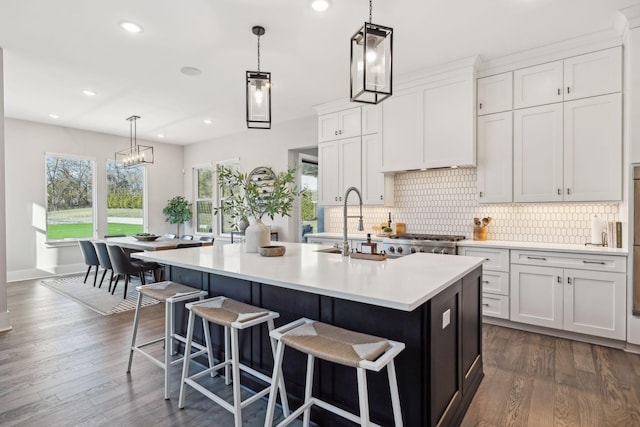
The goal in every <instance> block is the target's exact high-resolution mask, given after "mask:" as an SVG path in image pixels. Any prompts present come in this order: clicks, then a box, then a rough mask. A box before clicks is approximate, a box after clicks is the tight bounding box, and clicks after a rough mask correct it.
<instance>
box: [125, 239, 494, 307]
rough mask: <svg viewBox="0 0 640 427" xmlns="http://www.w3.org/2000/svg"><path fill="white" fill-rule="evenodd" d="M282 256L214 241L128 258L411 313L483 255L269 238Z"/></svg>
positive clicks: (143, 253) (471, 266)
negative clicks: (355, 250)
mask: <svg viewBox="0 0 640 427" xmlns="http://www.w3.org/2000/svg"><path fill="white" fill-rule="evenodd" d="M273 244H277V245H283V246H286V247H287V252H286V253H285V255H284V256H281V257H262V256H260V255H259V254H252V253H246V252H245V251H244V244H234V245H214V246H208V247H199V248H185V249H176V250H170V251H162V252H138V253H134V254H133V255H132V256H134V257H136V258H140V259H144V260H149V261H155V262H158V263H161V264H168V265H173V266H177V267H184V268H190V269H194V270H198V271H203V272H207V273H213V274H219V275H223V276H229V277H235V278H239V279H244V280H250V281H255V282H260V283H265V284H269V285H274V286H281V287H285V288H288V289H295V290H299V291H303V292H311V293H314V294H319V295H326V296H329V297H335V298H342V299H346V300H350V301H357V302H362V303H367V304H373V305H378V306H382V307H388V308H393V309H398V310H404V311H412V310H414V309H416V308H417V307H419V306H420V305H422V304H424V303H425V302H426V301H428V300H429V299H431V298H432V297H433V296H435V295H437V294H438V293H440V292H441V291H442V290H444V289H445V288H447V287H448V286H449V285H451V284H452V283H454V282H456V281H457V280H459V279H460V278H462V277H464V276H465V275H467V274H468V273H469V272H471V271H473V270H474V269H475V268H477V267H478V266H480V265H481V264H482V261H483V260H484V258H478V257H456V256H450V255H434V254H414V255H410V256H405V257H402V258H398V259H393V260H385V261H369V260H362V259H351V258H349V257H344V256H342V255H341V254H327V253H321V252H315V250H316V249H319V248H323V247H324V246H322V245H314V244H300V243H287V242H273Z"/></svg>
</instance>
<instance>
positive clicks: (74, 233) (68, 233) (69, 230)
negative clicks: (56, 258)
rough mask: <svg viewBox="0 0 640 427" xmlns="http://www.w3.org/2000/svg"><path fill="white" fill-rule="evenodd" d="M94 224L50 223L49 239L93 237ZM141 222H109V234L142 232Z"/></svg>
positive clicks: (48, 229)
mask: <svg viewBox="0 0 640 427" xmlns="http://www.w3.org/2000/svg"><path fill="white" fill-rule="evenodd" d="M92 229H93V224H90V223H85V224H50V225H49V226H48V227H47V239H48V240H60V239H81V238H91V237H93V230H92ZM142 231H143V230H142V225H141V224H120V223H117V222H116V223H111V222H110V223H109V224H108V226H107V234H136V233H142Z"/></svg>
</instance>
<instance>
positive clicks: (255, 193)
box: [215, 166, 300, 252]
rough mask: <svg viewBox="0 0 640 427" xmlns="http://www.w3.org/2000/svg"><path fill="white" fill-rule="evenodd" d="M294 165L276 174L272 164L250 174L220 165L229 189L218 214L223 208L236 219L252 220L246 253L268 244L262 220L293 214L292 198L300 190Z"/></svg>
mask: <svg viewBox="0 0 640 427" xmlns="http://www.w3.org/2000/svg"><path fill="white" fill-rule="evenodd" d="M295 172H296V169H295V168H291V169H288V170H286V171H284V172H280V173H275V172H274V171H273V169H271V168H270V167H258V168H255V169H254V170H253V171H251V172H250V173H248V174H244V173H242V172H240V171H238V170H236V169H232V168H228V167H224V166H221V167H219V168H218V183H219V185H220V186H221V187H222V188H223V189H225V191H227V192H228V196H226V197H224V198H223V199H222V204H221V206H219V207H217V208H215V212H216V214H217V213H218V212H219V211H220V210H222V211H224V212H225V213H228V215H230V216H231V219H232V220H233V221H234V222H236V223H237V222H238V221H240V220H242V219H249V222H250V225H249V227H247V229H246V230H245V237H246V239H245V244H246V250H247V252H258V247H260V246H266V245H268V244H269V240H270V238H269V237H270V236H269V229H268V227H267V226H266V225H264V224H263V223H262V218H263V217H264V216H265V215H266V216H268V217H269V218H271V219H274V217H275V216H276V215H280V216H290V215H291V209H292V208H293V201H294V200H295V197H296V196H298V195H299V194H300V192H299V191H298V190H297V188H295V187H294V186H293V184H294V182H295Z"/></svg>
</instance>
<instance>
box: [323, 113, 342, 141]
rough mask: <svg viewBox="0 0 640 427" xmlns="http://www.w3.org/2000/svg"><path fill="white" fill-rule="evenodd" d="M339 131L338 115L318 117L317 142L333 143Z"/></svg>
mask: <svg viewBox="0 0 640 427" xmlns="http://www.w3.org/2000/svg"><path fill="white" fill-rule="evenodd" d="M339 129H340V115H339V114H338V113H331V114H323V115H322V116H318V142H325V141H333V140H335V139H338V138H339V136H338V130H339Z"/></svg>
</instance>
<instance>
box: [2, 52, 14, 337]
mask: <svg viewBox="0 0 640 427" xmlns="http://www.w3.org/2000/svg"><path fill="white" fill-rule="evenodd" d="M3 74H4V73H3V52H2V49H1V48H0V177H1V178H2V179H1V180H0V331H6V330H8V329H11V322H10V321H9V311H8V310H7V234H6V229H7V227H6V215H5V205H6V204H5V198H4V194H5V183H6V179H5V176H6V172H5V161H4V160H5V154H4V145H5V143H4V90H3V85H4V78H3Z"/></svg>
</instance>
